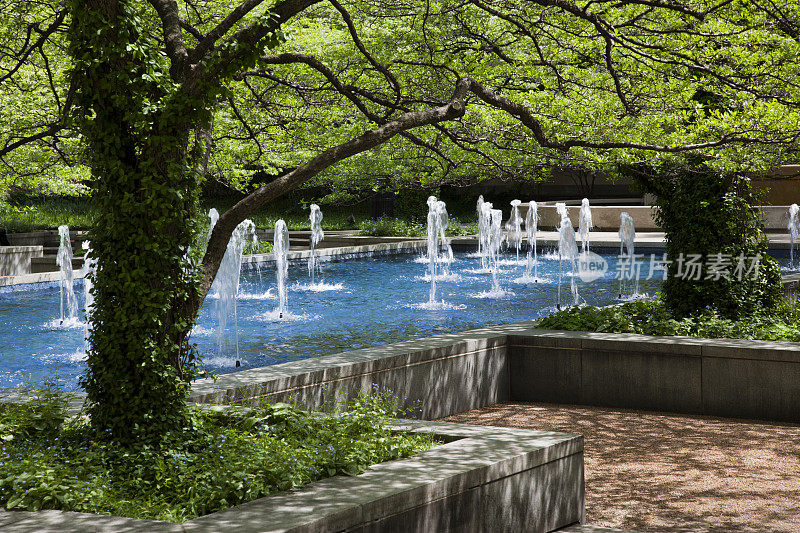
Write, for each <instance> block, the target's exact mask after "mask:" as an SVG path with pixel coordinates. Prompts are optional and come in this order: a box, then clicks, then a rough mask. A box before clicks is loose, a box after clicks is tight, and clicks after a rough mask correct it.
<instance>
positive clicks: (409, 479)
mask: <svg viewBox="0 0 800 533" xmlns="http://www.w3.org/2000/svg"><path fill="white" fill-rule="evenodd" d="M395 427H396V428H397V429H398V430H409V431H413V432H422V433H433V434H434V435H437V436H440V437H442V438H444V439H445V440H451V442H447V443H446V444H442V445H440V446H436V447H434V448H432V449H430V450H427V451H424V452H421V453H419V454H417V455H414V456H413V457H409V458H407V459H398V460H394V461H388V462H385V463H380V464H377V465H373V466H371V467H370V468H369V469H368V470H367V471H366V472H364V473H363V474H360V475H358V476H352V477H346V476H335V477H332V478H328V479H323V480H321V481H317V482H314V483H311V484H309V485H306V486H304V487H300V488H298V489H294V490H291V491H287V492H284V493H279V494H275V495H271V496H267V497H265V498H260V499H258V500H254V501H251V502H247V503H244V504H242V505H240V506H238V507H235V508H231V509H226V510H223V511H219V512H216V513H212V514H209V515H206V516H202V517H199V518H196V519H194V520H189V521H187V522H184V523H182V524H172V523H168V522H159V521H153V520H137V519H132V518H121V517H112V516H103V515H93V514H89V513H74V512H65V511H38V512H27V511H12V512H8V511H0V529H2V530H3V531H4V532H14V533H21V532H34V531H36V532H50V531H52V532H65V533H67V532H76V533H77V532H84V531H137V532H138V531H141V532H145V531H148V532H205V531H208V532H218V531H237V532H243V531H270V532H281V531H345V530H347V531H350V530H355V529H357V528H359V527H360V526H361V525H362V524H369V523H370V522H371V521H374V520H377V519H380V518H383V517H387V516H392V515H400V514H402V513H403V512H405V511H413V510H414V509H415V508H419V507H421V506H423V505H425V504H427V503H430V502H435V501H437V500H441V499H443V498H445V497H448V496H450V495H454V494H460V493H463V492H465V491H468V490H470V489H474V488H476V487H480V486H482V485H487V484H489V483H492V482H495V481H498V480H502V479H504V478H508V477H510V476H514V475H516V474H519V473H524V472H526V471H530V470H532V469H534V468H537V467H539V466H542V465H545V464H548V463H553V462H555V461H559V460H561V459H565V458H567V457H569V456H580V457H582V453H583V437H582V436H580V435H575V434H570V433H557V432H546V431H530V430H521V429H513V428H496V427H487V426H469V425H464V424H452V423H442V422H439V423H433V422H423V421H412V420H401V421H398V422H397V425H396V426H395ZM453 439H455V440H453ZM581 464H582V459H581ZM581 471H582V469H581ZM582 478H583V476H582V475H580V479H579V480H577V481H576V483H579V486H580V487H582V485H583V479H582ZM573 496H574V497H575V499H576V501H575V502H573V503H575V504H576V505H575V509H573V511H574V512H576V513H577V515H576V517H575V521H578V520H582V519H583V494H582V490H581V491H580V494H575V495H573ZM578 500H579V501H578ZM553 504H554V505H559V506H560V505H563V502H554V503H553Z"/></svg>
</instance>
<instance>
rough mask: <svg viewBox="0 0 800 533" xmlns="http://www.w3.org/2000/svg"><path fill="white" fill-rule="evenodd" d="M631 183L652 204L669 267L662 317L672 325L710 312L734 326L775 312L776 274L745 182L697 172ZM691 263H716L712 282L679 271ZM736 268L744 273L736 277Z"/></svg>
mask: <svg viewBox="0 0 800 533" xmlns="http://www.w3.org/2000/svg"><path fill="white" fill-rule="evenodd" d="M633 176H634V177H635V178H636V179H637V181H638V182H639V183H640V184H642V185H643V186H644V188H645V190H647V191H648V192H651V193H653V194H655V196H656V202H655V205H656V216H655V218H656V222H657V223H658V224H659V226H661V228H663V229H664V232H665V234H666V235H665V237H666V253H667V257H668V258H669V260H670V263H669V265H668V268H667V279H666V280H665V281H664V286H663V289H662V291H663V298H664V303H665V304H666V306H667V308H668V309H670V310H671V311H672V312H673V313H674V314H675V315H677V316H679V317H686V316H697V315H699V314H701V313H704V312H706V311H709V310H712V311H714V312H717V313H719V314H720V315H721V316H723V317H725V318H732V319H738V318H741V317H743V316H748V315H752V314H753V313H755V312H756V311H761V312H765V311H766V312H769V311H770V310H772V309H774V308H776V306H777V304H778V302H779V301H780V300H781V298H782V295H783V292H782V288H781V275H780V267H779V266H778V263H777V261H775V259H773V258H772V257H770V256H769V255H767V249H768V244H769V242H768V240H767V237H766V235H765V234H764V232H763V221H762V220H761V214H760V212H759V210H758V208H757V198H756V197H755V195H754V193H753V191H752V189H751V187H750V180H749V179H748V178H746V177H744V176H741V175H736V174H731V173H720V172H715V171H712V170H710V169H708V168H705V167H703V166H702V165H699V166H694V167H688V168H687V167H683V168H661V169H659V170H657V171H653V170H652V169H649V170H647V171H642V170H641V169H640V170H639V171H634V172H633ZM692 255H696V256H699V257H696V259H697V261H696V262H697V263H698V264H701V265H709V264H712V263H714V262H715V261H716V263H717V265H718V266H719V267H720V268H719V269H718V274H719V275H718V274H717V273H714V272H710V271H708V270H705V271H699V272H697V273H696V274H695V273H694V272H691V273H690V272H689V268H688V267H687V266H686V264H687V261H688V260H689V259H690V258H691V256H692ZM740 258H741V259H740ZM740 261H743V264H742V265H739V262H740ZM739 267H742V268H743V269H744V270H742V271H741V272H740V273H739V274H740V275H737V274H736V271H737V268H739ZM751 268H752V269H753V270H752V271H751V270H750V269H751ZM690 274H691V275H690Z"/></svg>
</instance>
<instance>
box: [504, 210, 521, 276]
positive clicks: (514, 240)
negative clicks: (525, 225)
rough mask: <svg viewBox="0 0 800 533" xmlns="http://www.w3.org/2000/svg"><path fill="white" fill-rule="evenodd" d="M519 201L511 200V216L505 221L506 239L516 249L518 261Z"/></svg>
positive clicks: (519, 239)
mask: <svg viewBox="0 0 800 533" xmlns="http://www.w3.org/2000/svg"><path fill="white" fill-rule="evenodd" d="M521 203H522V202H521V201H519V200H511V216H509V217H508V222H506V240H507V241H508V244H510V245H511V246H513V247H514V249H515V250H516V251H517V261H519V249H520V248H522V216H521V215H520V214H519V204H521Z"/></svg>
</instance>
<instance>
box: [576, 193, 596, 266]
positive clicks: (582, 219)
mask: <svg viewBox="0 0 800 533" xmlns="http://www.w3.org/2000/svg"><path fill="white" fill-rule="evenodd" d="M593 227H594V226H593V225H592V209H591V207H589V199H588V198H584V199H583V200H581V212H580V216H579V223H578V234H579V235H580V237H581V249H582V251H583V253H586V252H588V251H589V232H590V231H591V230H592V228H593Z"/></svg>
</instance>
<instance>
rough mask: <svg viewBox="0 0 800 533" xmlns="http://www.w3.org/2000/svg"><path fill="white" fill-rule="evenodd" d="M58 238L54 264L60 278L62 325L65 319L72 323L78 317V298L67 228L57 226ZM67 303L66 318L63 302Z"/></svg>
mask: <svg viewBox="0 0 800 533" xmlns="http://www.w3.org/2000/svg"><path fill="white" fill-rule="evenodd" d="M58 236H59V239H60V242H59V245H58V255H57V256H56V264H57V265H58V267H59V270H60V272H61V276H60V277H59V285H58V286H59V292H60V297H61V306H60V310H61V321H60V324H63V323H64V320H65V318H66V319H67V320H68V321H70V322H74V321H75V320H77V317H78V298H77V297H76V296H75V289H74V287H73V283H74V273H73V271H72V243H71V242H70V240H69V226H59V227H58ZM65 299H66V303H67V315H68V316H67V317H65V316H64V300H65Z"/></svg>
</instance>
